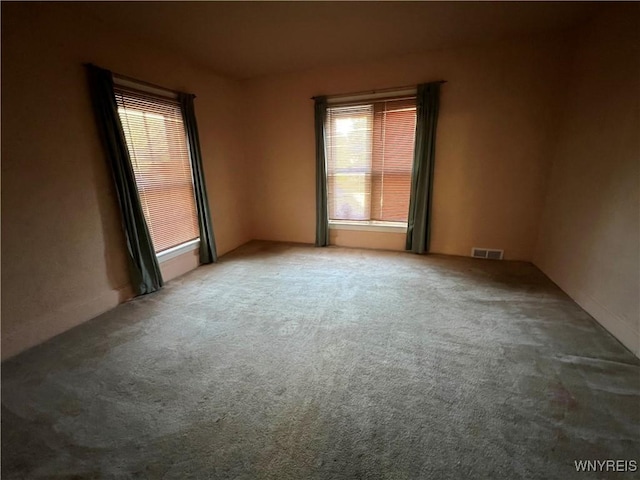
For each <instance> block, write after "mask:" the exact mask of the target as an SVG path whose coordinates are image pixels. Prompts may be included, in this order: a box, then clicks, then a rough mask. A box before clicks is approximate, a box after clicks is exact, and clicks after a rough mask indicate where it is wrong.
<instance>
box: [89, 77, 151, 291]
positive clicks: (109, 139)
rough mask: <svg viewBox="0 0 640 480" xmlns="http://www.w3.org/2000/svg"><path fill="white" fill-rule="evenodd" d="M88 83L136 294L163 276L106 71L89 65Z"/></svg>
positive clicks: (111, 84)
mask: <svg viewBox="0 0 640 480" xmlns="http://www.w3.org/2000/svg"><path fill="white" fill-rule="evenodd" d="M87 70H88V73H89V84H90V90H91V98H92V103H93V108H94V113H95V117H96V121H97V124H98V129H99V131H100V135H101V137H102V141H103V144H104V147H105V150H106V153H107V159H108V162H109V165H110V167H111V174H112V177H113V182H114V184H115V187H116V194H117V197H118V204H119V205H120V212H121V218H122V227H123V230H124V234H125V239H126V243H127V253H128V259H129V271H130V277H131V283H132V285H133V288H134V290H135V292H136V293H137V294H138V295H142V294H147V293H151V292H155V291H156V290H159V289H160V288H161V287H162V284H163V281H162V275H161V273H160V267H159V265H158V260H157V258H156V254H155V251H154V248H153V244H152V242H151V236H150V235H149V229H148V227H147V222H146V221H145V218H144V214H143V212H142V206H141V205H140V197H139V195H138V189H137V187H136V181H135V176H134V173H133V169H132V167H131V159H130V157H129V151H128V149H127V144H126V141H125V136H124V132H123V130H122V124H121V122H120V117H119V115H118V107H117V105H116V99H115V95H114V87H113V75H112V73H111V72H110V71H109V70H105V69H102V68H98V67H96V66H94V65H88V66H87Z"/></svg>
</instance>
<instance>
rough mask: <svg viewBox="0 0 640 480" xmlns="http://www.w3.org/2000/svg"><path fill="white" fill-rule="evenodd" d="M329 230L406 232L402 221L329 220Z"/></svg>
mask: <svg viewBox="0 0 640 480" xmlns="http://www.w3.org/2000/svg"><path fill="white" fill-rule="evenodd" d="M329 229H330V230H360V231H363V232H388V233H406V232H407V224H406V223H403V222H376V221H363V222H358V221H349V220H330V221H329Z"/></svg>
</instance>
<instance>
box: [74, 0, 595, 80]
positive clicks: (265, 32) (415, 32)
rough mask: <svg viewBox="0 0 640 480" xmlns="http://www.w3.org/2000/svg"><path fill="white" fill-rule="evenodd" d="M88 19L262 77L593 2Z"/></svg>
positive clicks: (324, 7)
mask: <svg viewBox="0 0 640 480" xmlns="http://www.w3.org/2000/svg"><path fill="white" fill-rule="evenodd" d="M74 5H75V6H74V8H78V9H80V10H81V12H82V14H85V15H90V16H93V17H94V18H95V19H97V20H98V21H100V22H103V23H105V24H106V25H107V26H108V27H109V28H114V29H117V30H124V31H128V32H130V33H133V34H134V35H136V36H138V37H139V38H141V39H144V40H147V41H152V42H155V43H156V44H159V45H160V46H162V47H164V48H170V49H171V50H173V51H174V52H180V53H181V54H184V55H187V56H188V57H190V58H192V59H193V60H194V61H197V62H199V63H201V64H204V65H206V66H208V67H210V68H211V69H213V70H215V71H216V72H218V73H221V74H223V75H227V76H230V77H234V78H252V77H256V76H264V75H270V74H276V73H282V72H290V71H296V70H304V69H309V68H314V67H320V66H328V65H336V64H344V63H347V62H354V61H355V62H359V61H370V60H376V59H381V58H386V57H391V56H396V55H402V54H410V53H418V52H422V51H425V50H431V49H437V48H446V47H454V46H462V45H469V44H474V43H480V42H487V41H494V40H499V39H504V38H509V37H514V36H520V35H527V34H540V33H544V32H548V31H553V30H560V29H567V28H570V27H572V26H574V25H576V24H579V23H580V22H582V21H584V20H585V19H587V18H588V17H589V16H591V15H593V14H594V13H595V12H596V11H597V9H598V8H600V7H601V4H598V3H590V2H495V3H494V2H420V1H415V2H86V3H84V2H83V3H75V4H74Z"/></svg>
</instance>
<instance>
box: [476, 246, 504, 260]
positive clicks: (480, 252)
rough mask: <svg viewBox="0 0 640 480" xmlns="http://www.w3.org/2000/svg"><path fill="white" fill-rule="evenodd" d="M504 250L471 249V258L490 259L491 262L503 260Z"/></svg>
mask: <svg viewBox="0 0 640 480" xmlns="http://www.w3.org/2000/svg"><path fill="white" fill-rule="evenodd" d="M503 255H504V250H495V249H491V248H477V247H474V248H472V249H471V256H472V257H473V258H488V259H489V260H502V257H503Z"/></svg>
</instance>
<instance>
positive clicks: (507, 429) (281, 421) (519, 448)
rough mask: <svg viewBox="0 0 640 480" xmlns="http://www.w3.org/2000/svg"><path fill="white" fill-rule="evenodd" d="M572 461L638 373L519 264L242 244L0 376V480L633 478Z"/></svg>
mask: <svg viewBox="0 0 640 480" xmlns="http://www.w3.org/2000/svg"><path fill="white" fill-rule="evenodd" d="M580 459H600V460H605V459H626V460H635V461H639V460H640V361H639V360H638V359H637V358H636V357H634V356H633V355H632V354H631V353H630V352H629V351H627V350H626V349H625V348H624V347H622V346H621V345H620V344H619V343H618V342H617V341H616V340H615V339H614V338H613V337H612V336H610V335H609V334H608V333H607V332H606V331H604V330H603V329H602V328H601V327H600V326H599V325H598V324H596V322H595V321H594V320H593V319H591V317H589V315H587V314H586V313H585V312H584V311H582V310H581V309H580V308H579V307H578V306H577V305H576V304H575V303H573V302H572V301H571V300H570V299H569V298H568V297H567V296H566V295H564V294H563V293H562V292H561V291H560V290H559V289H558V288H557V287H556V286H554V285H553V284H552V283H551V282H550V281H549V280H548V279H547V278H546V277H545V276H544V275H542V274H541V273H540V272H539V271H538V270H537V269H536V268H535V267H533V266H532V265H530V264H527V263H518V262H491V261H484V260H472V259H466V258H456V257H444V256H428V257H421V256H416V255H412V254H406V253H391V252H374V251H364V250H355V249H340V248H327V249H315V248H313V247H308V246H300V245H287V244H273V243H263V242H253V243H250V244H248V245H246V246H244V247H241V248H240V249H239V250H237V251H235V252H233V253H232V254H229V255H227V256H225V257H224V258H223V260H222V261H221V263H219V264H218V265H215V266H207V267H201V268H199V269H198V270H196V271H194V272H192V273H190V274H188V275H186V276H184V277H182V278H180V279H177V280H175V281H172V282H170V283H169V284H168V285H167V286H166V288H165V289H164V290H162V291H161V292H158V293H156V294H153V295H149V296H146V297H144V298H140V299H137V300H135V301H132V302H129V303H126V304H123V305H121V306H120V307H118V308H116V309H115V310H113V311H110V312H108V313H106V314H104V315H102V316H101V317H98V318H96V319H95V320H92V321H91V322H88V323H86V324H84V325H82V326H80V327H78V328H76V329H73V330H71V331H69V332H67V333H65V334H63V335H61V336H59V337H57V338H55V339H53V340H51V341H49V342H47V343H46V344H44V345H41V346H39V347H37V348H34V349H32V350H30V351H28V352H26V353H24V354H22V355H20V356H18V357H16V358H14V359H12V360H10V361H8V362H5V363H4V364H3V365H2V478H6V479H14V478H175V479H183V478H203V479H204V478H233V479H277V480H286V479H423V478H424V479H427V478H429V479H455V480H459V479H465V478H474V479H475V478H486V479H510V480H511V479H525V478H526V479H531V478H534V479H538V478H539V479H563V480H564V479H570V478H577V479H593V478H638V477H637V472H636V473H635V474H634V473H626V474H611V473H604V474H602V473H593V472H592V473H576V469H575V467H574V460H580ZM616 475H617V476H616Z"/></svg>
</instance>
